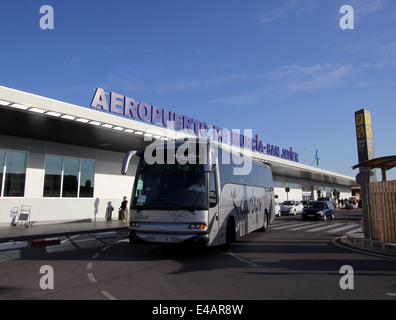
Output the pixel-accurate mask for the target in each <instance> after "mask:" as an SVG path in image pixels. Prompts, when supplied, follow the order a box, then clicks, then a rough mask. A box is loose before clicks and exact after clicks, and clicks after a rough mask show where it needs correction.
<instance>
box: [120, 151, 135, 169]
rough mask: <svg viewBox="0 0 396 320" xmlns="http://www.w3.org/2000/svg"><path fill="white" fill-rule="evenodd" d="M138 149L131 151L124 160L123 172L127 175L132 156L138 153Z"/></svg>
mask: <svg viewBox="0 0 396 320" xmlns="http://www.w3.org/2000/svg"><path fill="white" fill-rule="evenodd" d="M136 153H137V151H135V150H133V151H129V152H128V153H127V154H126V155H125V157H124V162H123V163H122V168H121V174H122V175H126V173H127V171H128V167H129V161H131V158H132V157H133V156H134V155H136Z"/></svg>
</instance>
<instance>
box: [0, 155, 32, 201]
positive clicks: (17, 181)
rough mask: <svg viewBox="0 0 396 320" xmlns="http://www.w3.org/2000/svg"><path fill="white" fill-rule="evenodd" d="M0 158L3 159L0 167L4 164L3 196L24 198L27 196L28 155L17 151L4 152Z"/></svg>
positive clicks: (0, 161)
mask: <svg viewBox="0 0 396 320" xmlns="http://www.w3.org/2000/svg"><path fill="white" fill-rule="evenodd" d="M4 156H5V157H4ZM0 158H2V159H3V160H0V165H1V164H3V166H2V168H1V170H2V179H1V183H2V194H3V196H4V197H23V196H24V195H25V181H26V164H27V154H26V153H24V152H16V151H2V152H1V153H0ZM4 159H5V160H4ZM4 164H5V166H4ZM3 180H4V181H3Z"/></svg>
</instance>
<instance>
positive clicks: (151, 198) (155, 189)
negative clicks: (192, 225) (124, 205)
mask: <svg viewBox="0 0 396 320" xmlns="http://www.w3.org/2000/svg"><path fill="white" fill-rule="evenodd" d="M206 180H207V179H206V175H205V173H204V168H203V165H200V164H189V163H186V164H184V165H182V164H157V163H154V164H150V165H149V164H146V162H145V161H144V160H143V159H142V160H141V162H140V164H139V169H138V172H137V180H136V182H135V188H134V192H133V199H132V207H134V208H136V209H142V208H153V207H155V208H180V209H205V208H207V206H208V205H207V203H208V199H207V198H208V197H207V196H206V194H207V193H206V185H207V181H206Z"/></svg>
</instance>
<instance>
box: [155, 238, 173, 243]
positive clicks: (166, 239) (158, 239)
mask: <svg viewBox="0 0 396 320" xmlns="http://www.w3.org/2000/svg"><path fill="white" fill-rule="evenodd" d="M155 241H157V242H172V238H171V237H155Z"/></svg>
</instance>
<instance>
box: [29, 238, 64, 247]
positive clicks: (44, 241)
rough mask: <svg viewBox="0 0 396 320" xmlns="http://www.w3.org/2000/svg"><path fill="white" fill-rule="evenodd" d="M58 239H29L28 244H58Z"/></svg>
mask: <svg viewBox="0 0 396 320" xmlns="http://www.w3.org/2000/svg"><path fill="white" fill-rule="evenodd" d="M60 242H61V241H60V239H59V238H47V239H35V240H32V241H30V245H31V246H33V247H36V246H53V245H57V244H60Z"/></svg>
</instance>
